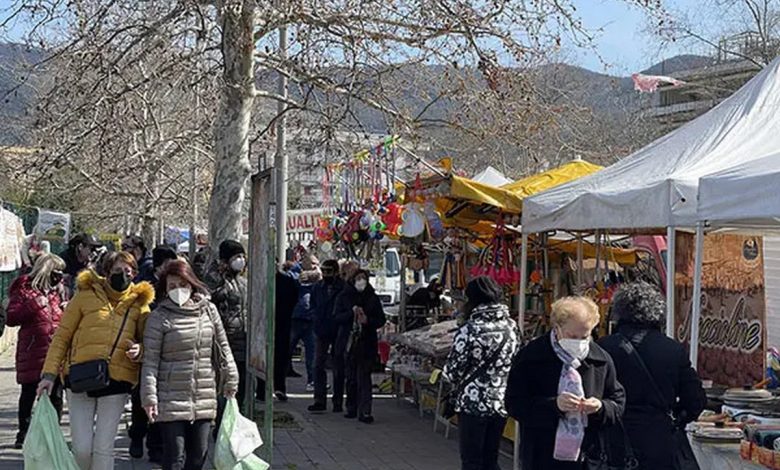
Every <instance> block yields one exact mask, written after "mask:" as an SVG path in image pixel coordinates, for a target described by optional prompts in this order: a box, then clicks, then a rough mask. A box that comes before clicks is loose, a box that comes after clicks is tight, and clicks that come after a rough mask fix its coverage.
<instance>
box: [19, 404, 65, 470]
mask: <svg viewBox="0 0 780 470" xmlns="http://www.w3.org/2000/svg"><path fill="white" fill-rule="evenodd" d="M23 453H24V468H25V470H53V469H57V470H79V467H78V465H77V464H76V460H75V459H74V458H73V454H71V453H70V449H68V445H67V444H66V443H65V437H64V436H63V435H62V431H61V430H60V420H59V418H58V417H57V411H56V410H55V409H54V406H53V405H52V404H51V400H50V399H49V395H48V394H46V393H44V394H43V395H41V398H40V399H39V400H38V403H37V404H36V405H35V409H34V410H33V415H32V419H31V420H30V429H29V430H28V431H27V437H26V438H25V440H24V447H23Z"/></svg>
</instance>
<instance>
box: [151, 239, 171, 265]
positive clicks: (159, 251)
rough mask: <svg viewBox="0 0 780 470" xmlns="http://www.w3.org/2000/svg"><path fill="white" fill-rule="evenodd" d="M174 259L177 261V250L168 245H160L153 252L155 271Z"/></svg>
mask: <svg viewBox="0 0 780 470" xmlns="http://www.w3.org/2000/svg"><path fill="white" fill-rule="evenodd" d="M172 259H176V250H174V249H173V248H171V247H170V246H168V245H160V246H158V247H156V248H155V249H154V250H152V265H153V266H154V267H155V269H156V268H159V267H160V266H162V265H163V263H164V262H166V261H168V260H172Z"/></svg>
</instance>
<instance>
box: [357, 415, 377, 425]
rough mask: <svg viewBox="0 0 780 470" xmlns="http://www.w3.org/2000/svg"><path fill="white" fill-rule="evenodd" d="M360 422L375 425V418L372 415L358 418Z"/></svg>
mask: <svg viewBox="0 0 780 470" xmlns="http://www.w3.org/2000/svg"><path fill="white" fill-rule="evenodd" d="M358 421H360V422H361V423H364V424H373V423H374V417H373V416H371V415H363V416H361V417H360V418H358Z"/></svg>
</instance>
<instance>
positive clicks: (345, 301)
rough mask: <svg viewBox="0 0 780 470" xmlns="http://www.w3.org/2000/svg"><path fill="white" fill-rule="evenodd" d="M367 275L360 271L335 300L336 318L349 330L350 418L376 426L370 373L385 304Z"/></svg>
mask: <svg viewBox="0 0 780 470" xmlns="http://www.w3.org/2000/svg"><path fill="white" fill-rule="evenodd" d="M368 277H369V274H368V271H364V270H358V271H357V272H356V273H355V274H354V275H353V276H352V279H351V280H350V282H349V283H348V284H347V286H346V287H345V288H344V291H342V293H341V294H340V295H339V296H338V298H337V299H336V305H335V308H334V316H335V317H336V322H337V323H338V324H339V325H345V326H342V327H341V328H349V326H346V325H351V332H348V333H347V334H349V343H348V345H347V352H346V364H347V373H346V377H347V414H346V415H345V417H347V418H358V419H359V420H360V421H361V422H363V423H366V424H370V423H373V422H374V417H373V416H372V414H371V404H372V395H371V392H372V387H373V384H372V383H371V369H372V368H373V366H374V360H375V359H376V356H377V354H378V349H379V346H378V343H379V338H378V336H377V330H378V329H379V328H382V326H384V324H385V321H386V319H385V312H384V310H383V309H382V302H381V301H380V300H379V296H377V295H376V292H375V291H374V288H373V287H372V286H371V284H369V283H368ZM341 334H345V332H340V333H339V335H341Z"/></svg>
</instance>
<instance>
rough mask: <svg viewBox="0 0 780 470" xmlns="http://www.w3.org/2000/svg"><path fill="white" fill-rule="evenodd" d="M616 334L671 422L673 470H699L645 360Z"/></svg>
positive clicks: (691, 450) (694, 457)
mask: <svg viewBox="0 0 780 470" xmlns="http://www.w3.org/2000/svg"><path fill="white" fill-rule="evenodd" d="M618 336H619V337H620V339H621V340H622V341H623V343H624V344H625V349H626V351H627V352H628V354H629V355H630V356H633V357H634V359H635V360H636V362H637V364H638V365H639V368H640V369H641V370H642V372H643V373H644V374H645V375H646V376H647V378H648V379H649V380H650V385H651V386H652V387H653V392H654V393H655V395H656V397H657V398H658V400H659V404H660V405H661V406H662V409H663V411H664V413H666V414H667V415H668V416H669V419H670V420H671V422H672V452H673V463H674V468H675V470H700V468H699V463H698V462H697V461H696V455H694V453H693V449H691V443H690V441H688V435H687V433H686V432H685V429H683V427H682V426H679V425H678V424H677V423H676V422H675V421H676V420H675V418H674V413H673V412H672V410H671V408H669V407H668V406H666V405H665V404H664V396H663V394H662V393H661V389H660V388H658V384H656V383H655V379H654V378H653V375H652V374H650V371H649V370H648V369H647V366H646V365H645V361H643V360H642V356H640V355H639V352H638V351H637V350H636V348H635V347H634V345H633V344H632V343H631V341H629V340H628V338H626V337H625V336H623V335H621V334H620V333H618Z"/></svg>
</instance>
